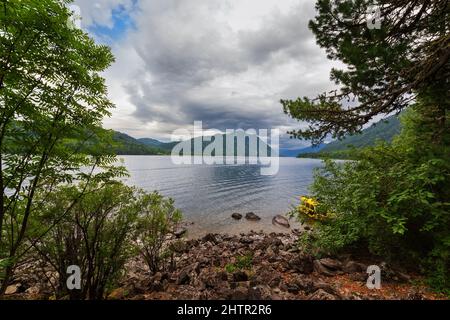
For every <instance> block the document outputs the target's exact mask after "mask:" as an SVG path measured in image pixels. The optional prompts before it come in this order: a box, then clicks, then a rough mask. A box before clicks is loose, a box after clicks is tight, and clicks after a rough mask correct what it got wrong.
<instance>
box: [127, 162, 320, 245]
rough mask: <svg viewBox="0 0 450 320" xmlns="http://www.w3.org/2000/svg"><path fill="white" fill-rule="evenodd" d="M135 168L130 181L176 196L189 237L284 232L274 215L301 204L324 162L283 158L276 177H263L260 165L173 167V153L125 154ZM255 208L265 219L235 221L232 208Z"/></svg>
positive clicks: (150, 189)
mask: <svg viewBox="0 0 450 320" xmlns="http://www.w3.org/2000/svg"><path fill="white" fill-rule="evenodd" d="M121 158H123V159H124V161H125V165H126V167H127V168H128V170H129V171H130V174H131V177H130V178H129V179H128V180H127V182H128V183H129V184H131V185H135V186H137V187H140V188H143V189H145V190H147V191H152V190H158V191H159V192H161V193H162V194H163V195H165V196H170V197H172V198H173V199H174V200H175V205H176V206H177V207H178V208H180V209H181V210H182V212H183V216H184V218H185V219H186V220H188V221H191V222H193V223H194V224H193V225H192V227H190V229H189V232H190V236H193V235H195V236H199V235H202V234H205V233H208V232H226V233H239V232H243V231H249V230H251V229H253V230H265V231H276V232H281V231H284V229H283V228H281V227H276V226H273V225H272V218H273V216H274V215H277V214H284V213H286V212H287V211H289V209H290V208H291V206H292V205H296V204H298V196H299V195H301V194H305V193H307V192H308V191H307V188H308V186H309V185H310V184H311V182H312V172H313V169H314V168H315V167H318V166H320V165H321V161H320V160H314V159H296V158H280V170H279V172H278V174H277V175H274V176H263V175H261V171H260V165H251V164H245V165H174V164H172V162H171V159H170V157H168V156H161V157H159V156H158V157H156V156H121ZM249 211H252V212H255V213H256V214H257V215H259V216H260V217H261V218H262V219H261V221H259V222H249V221H246V220H245V219H242V220H241V221H234V220H233V219H232V218H231V214H232V213H233V212H240V213H246V212H249Z"/></svg>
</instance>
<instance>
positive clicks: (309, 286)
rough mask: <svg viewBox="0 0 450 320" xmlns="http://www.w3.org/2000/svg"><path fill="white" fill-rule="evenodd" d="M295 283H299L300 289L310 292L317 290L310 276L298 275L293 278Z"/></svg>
mask: <svg viewBox="0 0 450 320" xmlns="http://www.w3.org/2000/svg"><path fill="white" fill-rule="evenodd" d="M293 283H295V284H296V285H297V287H298V288H299V290H300V291H303V292H305V293H307V294H310V293H312V292H314V291H315V290H317V287H316V285H315V283H314V281H312V280H311V279H310V278H309V277H307V276H305V275H298V276H297V277H295V278H294V279H293Z"/></svg>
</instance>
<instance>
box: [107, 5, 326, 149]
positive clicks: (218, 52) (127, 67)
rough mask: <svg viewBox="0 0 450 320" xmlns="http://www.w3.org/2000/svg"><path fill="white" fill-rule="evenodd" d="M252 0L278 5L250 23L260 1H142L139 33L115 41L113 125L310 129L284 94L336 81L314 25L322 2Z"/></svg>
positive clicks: (165, 133) (152, 132) (153, 132)
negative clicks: (280, 5) (116, 114)
mask: <svg viewBox="0 0 450 320" xmlns="http://www.w3.org/2000/svg"><path fill="white" fill-rule="evenodd" d="M249 2H250V3H252V4H254V6H258V5H260V6H262V5H264V4H266V2H270V3H271V5H273V6H275V8H274V9H273V10H266V12H265V14H264V15H263V16H261V17H258V16H256V17H257V19H256V18H255V16H253V18H254V19H253V20H252V21H250V20H249V22H248V25H247V22H246V21H245V17H246V11H245V10H252V8H253V9H255V8H256V7H252V6H249V7H248V8H247V9H246V7H245V6H244V5H243V4H239V5H242V6H243V7H242V8H238V9H236V8H235V7H234V5H238V4H237V3H235V2H228V1H219V0H192V1H182V0H152V1H140V2H139V10H138V11H137V13H136V14H135V15H134V16H133V18H134V19H135V25H136V30H134V31H133V32H131V33H130V34H129V36H128V37H127V39H126V40H125V41H123V42H122V43H119V44H117V46H116V47H115V48H114V51H115V52H116V55H117V56H118V59H117V64H116V66H114V68H115V69H113V70H112V71H111V72H110V74H109V81H110V83H111V87H112V88H113V91H112V93H111V95H112V97H113V100H114V99H115V100H117V102H116V104H117V105H118V107H119V108H118V109H119V111H120V112H121V113H122V114H123V116H121V119H120V120H117V121H115V122H114V120H113V121H112V122H111V124H110V126H113V127H115V128H117V129H120V126H122V127H123V128H130V125H129V124H130V123H133V121H134V123H136V124H135V125H133V128H132V131H133V132H130V134H133V135H135V136H140V137H143V136H148V137H155V138H162V139H164V138H165V139H167V138H168V137H169V136H170V133H171V131H172V130H174V129H176V128H180V127H186V126H189V125H192V124H193V122H194V121H203V123H204V126H205V127H207V128H215V129H219V130H225V129H235V128H243V129H248V128H254V129H265V128H267V129H270V128H280V129H281V130H282V131H283V132H286V131H287V130H288V129H291V128H294V127H299V126H301V125H302V124H300V123H298V122H296V121H293V120H291V119H289V118H288V117H287V116H286V115H285V114H283V112H282V108H281V105H280V103H279V100H280V99H281V98H295V97H297V96H304V95H308V96H310V95H316V94H317V93H318V92H321V91H323V90H328V89H330V88H331V84H330V82H329V80H328V78H329V77H328V73H329V69H330V66H331V64H330V62H329V61H327V59H326V57H325V54H324V52H323V51H322V50H321V49H320V48H318V47H317V45H316V44H315V41H314V37H313V35H312V33H311V32H310V31H309V29H308V27H307V24H308V21H309V20H310V19H311V18H313V16H314V1H310V0H301V1H294V0H289V1H287V2H289V3H290V5H289V6H286V5H285V6H284V10H278V9H277V8H276V6H277V2H276V1H274V0H265V1H262V0H261V1H256V0H255V1H254V2H251V1H246V3H249ZM266 5H267V4H266ZM286 8H287V9H286ZM236 12H237V13H238V14H236ZM248 13H249V14H250V13H251V11H248ZM241 16H242V17H243V18H242V19H241V20H240V17H241ZM255 19H256V20H257V23H255ZM283 143H285V144H286V145H289V146H291V145H292V144H293V141H291V140H285V139H284V138H283Z"/></svg>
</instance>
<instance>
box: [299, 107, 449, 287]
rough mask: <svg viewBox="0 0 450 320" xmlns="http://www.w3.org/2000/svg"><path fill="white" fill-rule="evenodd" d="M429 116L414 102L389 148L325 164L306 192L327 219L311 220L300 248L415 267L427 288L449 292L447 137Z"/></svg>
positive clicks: (404, 116)
mask: <svg viewBox="0 0 450 320" xmlns="http://www.w3.org/2000/svg"><path fill="white" fill-rule="evenodd" d="M432 113H433V108H432V107H429V106H427V108H425V107H422V106H421V105H420V104H418V105H416V106H415V107H414V108H412V109H411V110H407V112H406V114H405V115H403V117H402V126H403V129H402V133H401V134H400V136H399V137H398V138H396V139H395V140H394V142H393V144H392V145H386V144H379V145H377V146H375V147H371V148H368V149H364V150H362V151H360V152H359V154H358V159H359V160H358V161H350V162H346V163H336V162H332V161H331V160H327V161H325V167H324V168H321V169H318V171H317V172H316V175H315V180H314V183H313V185H312V187H311V191H312V193H313V196H314V197H316V198H317V199H319V201H320V203H321V207H322V208H323V210H326V211H330V212H333V213H334V214H333V218H332V219H328V220H326V221H323V222H320V221H318V222H315V224H316V225H315V228H314V232H313V233H312V234H310V235H308V236H307V237H308V239H305V238H304V239H302V243H303V244H307V245H308V246H309V247H310V248H309V249H311V247H313V248H318V249H320V250H321V251H323V252H337V251H340V250H343V249H349V248H351V249H355V248H362V249H367V250H369V252H371V253H372V254H376V255H379V256H382V257H383V258H385V259H388V260H392V261H402V262H403V263H409V264H411V265H419V266H420V267H421V268H422V270H423V271H424V272H426V273H427V274H428V276H429V279H430V283H431V284H432V285H433V287H435V288H437V289H438V290H441V291H442V290H445V288H447V290H448V288H450V275H449V274H448V271H449V270H450V256H449V252H450V215H449V209H450V203H449V201H448V199H450V179H449V177H450V163H449V162H448V159H450V157H449V155H450V153H449V143H448V141H449V140H448V139H449V134H448V130H447V131H445V129H444V130H442V128H441V127H438V126H436V124H435V123H433V121H432V120H431V121H430V119H433V118H435V115H433V114H432ZM424 132H425V133H426V134H424ZM299 218H300V219H302V220H304V219H305V218H306V217H302V216H300V217H299Z"/></svg>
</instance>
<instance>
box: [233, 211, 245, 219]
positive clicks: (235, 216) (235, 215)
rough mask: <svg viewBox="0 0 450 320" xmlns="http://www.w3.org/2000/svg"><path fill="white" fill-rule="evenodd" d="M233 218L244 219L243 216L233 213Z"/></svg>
mask: <svg viewBox="0 0 450 320" xmlns="http://www.w3.org/2000/svg"><path fill="white" fill-rule="evenodd" d="M231 217H232V218H233V219H235V220H241V219H242V214H240V213H237V212H235V213H233V214H232V215H231Z"/></svg>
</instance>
